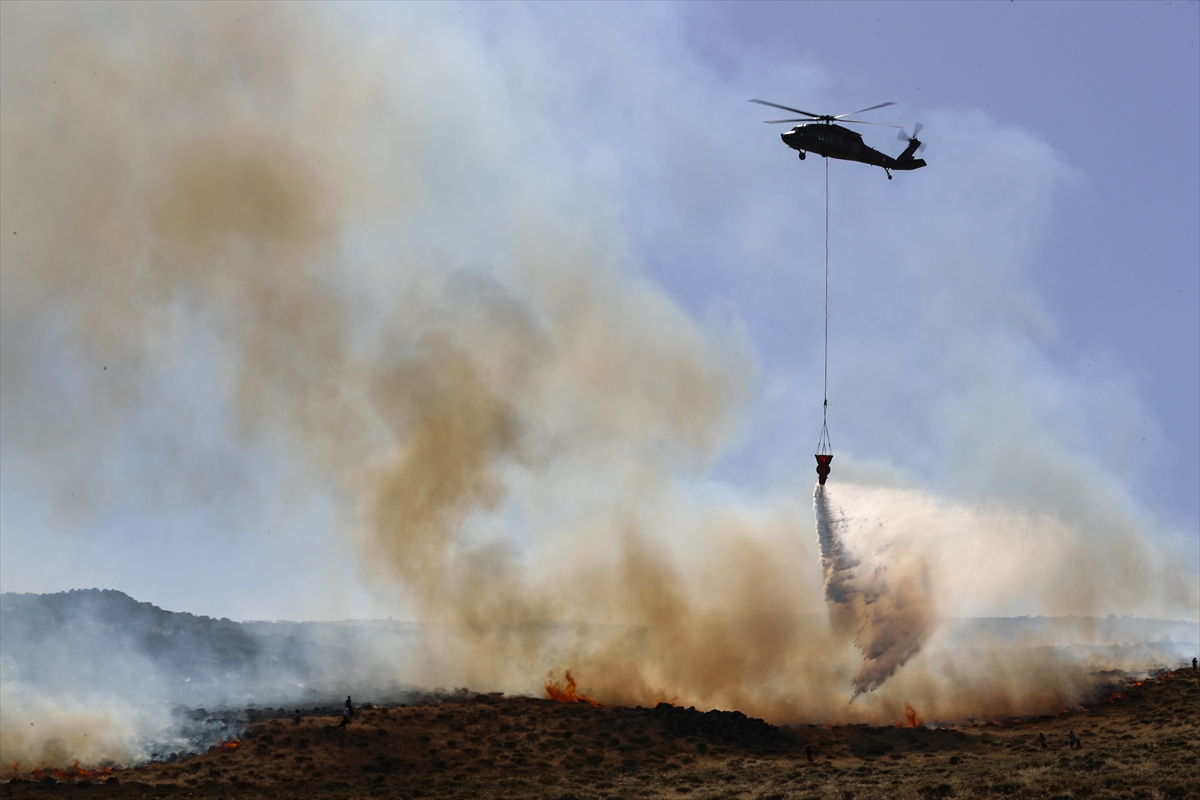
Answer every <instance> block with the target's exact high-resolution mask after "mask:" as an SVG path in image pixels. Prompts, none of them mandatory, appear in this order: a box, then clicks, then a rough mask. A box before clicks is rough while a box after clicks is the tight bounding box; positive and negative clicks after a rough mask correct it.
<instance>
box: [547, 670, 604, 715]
mask: <svg viewBox="0 0 1200 800" xmlns="http://www.w3.org/2000/svg"><path fill="white" fill-rule="evenodd" d="M565 677H566V681H567V682H566V685H565V686H560V685H559V683H558V681H556V680H555V679H554V673H551V674H549V675H547V676H546V686H545V688H546V697H548V698H550V699H551V700H557V701H558V702H560V703H587V704H588V705H589V706H593V707H595V708H604V706H602V705H601V704H600V703H599V702H598V701H596V700H593V699H592V698H590V697H588V696H587V695H584V694H580V693H579V692H578V691H577V690H576V689H575V678H574V677H572V675H571V670H567V671H566V673H565Z"/></svg>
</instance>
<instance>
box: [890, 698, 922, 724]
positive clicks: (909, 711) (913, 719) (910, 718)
mask: <svg viewBox="0 0 1200 800" xmlns="http://www.w3.org/2000/svg"><path fill="white" fill-rule="evenodd" d="M896 727H897V728H919V727H921V717H920V716H919V715H918V714H917V712H916V711H915V710H914V709H913V707H912V706H910V705H909V704H908V703H905V704H904V719H902V720H900V721H899V722H897V723H896Z"/></svg>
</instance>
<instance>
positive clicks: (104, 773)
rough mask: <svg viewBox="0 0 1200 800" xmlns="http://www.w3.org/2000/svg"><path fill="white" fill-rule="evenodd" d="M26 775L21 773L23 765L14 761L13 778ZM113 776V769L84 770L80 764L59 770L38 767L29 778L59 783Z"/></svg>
mask: <svg viewBox="0 0 1200 800" xmlns="http://www.w3.org/2000/svg"><path fill="white" fill-rule="evenodd" d="M22 774H24V773H23V772H22V771H21V765H20V764H19V763H17V762H16V761H14V762H13V763H12V777H14V778H20V777H21V775H22ZM112 774H113V771H112V767H101V768H100V769H84V768H83V767H81V766H79V764H78V763H76V764H74V765H73V766H71V767H70V768H69V769H59V768H58V767H38V768H37V769H32V770H30V771H29V776H30V777H31V778H33V779H34V780H39V781H40V780H41V779H42V778H46V777H50V778H54V779H55V780H59V781H91V780H96V779H97V778H107V777H109V776H110V775H112Z"/></svg>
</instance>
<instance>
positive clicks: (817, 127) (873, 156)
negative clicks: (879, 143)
mask: <svg viewBox="0 0 1200 800" xmlns="http://www.w3.org/2000/svg"><path fill="white" fill-rule="evenodd" d="M780 138H782V139H783V143H784V144H786V145H787V146H788V147H790V148H792V149H793V150H796V151H798V152H799V153H800V157H801V158H804V154H805V153H816V154H817V155H819V156H825V157H826V158H840V159H842V160H844V161H858V162H861V163H863V164H871V165H873V166H876V167H883V169H884V170H885V171H888V177H889V178H890V177H891V172H890V170H893V169H899V170H905V169H919V168H921V167H923V166H925V160H924V159H921V158H913V153H915V152H916V151H917V148H918V147H920V145H921V143H920V142H919V141H917V140H916V139H915V138H913V139H911V140H910V141H909V143H908V147H907V148H906V149H905V150H904V152H903V153H901V154H900V155H899V156H897V157H896V158H892V157H891V156H889V155H887V154H886V153H881V152H879V151H878V150H876V149H874V148H872V147H868V146H867V145H866V144H865V143H864V142H863V139H862V136H861V135H860V134H858V133H855V132H854V131H852V130H850V129H849V128H843V127H842V126H841V125H834V124H831V123H825V122H808V123H805V124H803V125H797V126H796V127H794V128H792V129H791V130H790V131H786V132H785V133H782V134H780Z"/></svg>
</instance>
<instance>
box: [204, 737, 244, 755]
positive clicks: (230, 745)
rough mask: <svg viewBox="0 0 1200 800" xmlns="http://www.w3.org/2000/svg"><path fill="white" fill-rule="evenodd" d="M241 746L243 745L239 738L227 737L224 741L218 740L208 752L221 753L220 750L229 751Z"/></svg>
mask: <svg viewBox="0 0 1200 800" xmlns="http://www.w3.org/2000/svg"><path fill="white" fill-rule="evenodd" d="M240 746H241V744H240V743H239V742H238V740H237V739H226V740H225V741H223V742H217V743H216V744H215V745H213V747H212V749H211V750H209V751H208V752H210V753H220V752H223V751H228V750H237V749H238V747H240Z"/></svg>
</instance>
